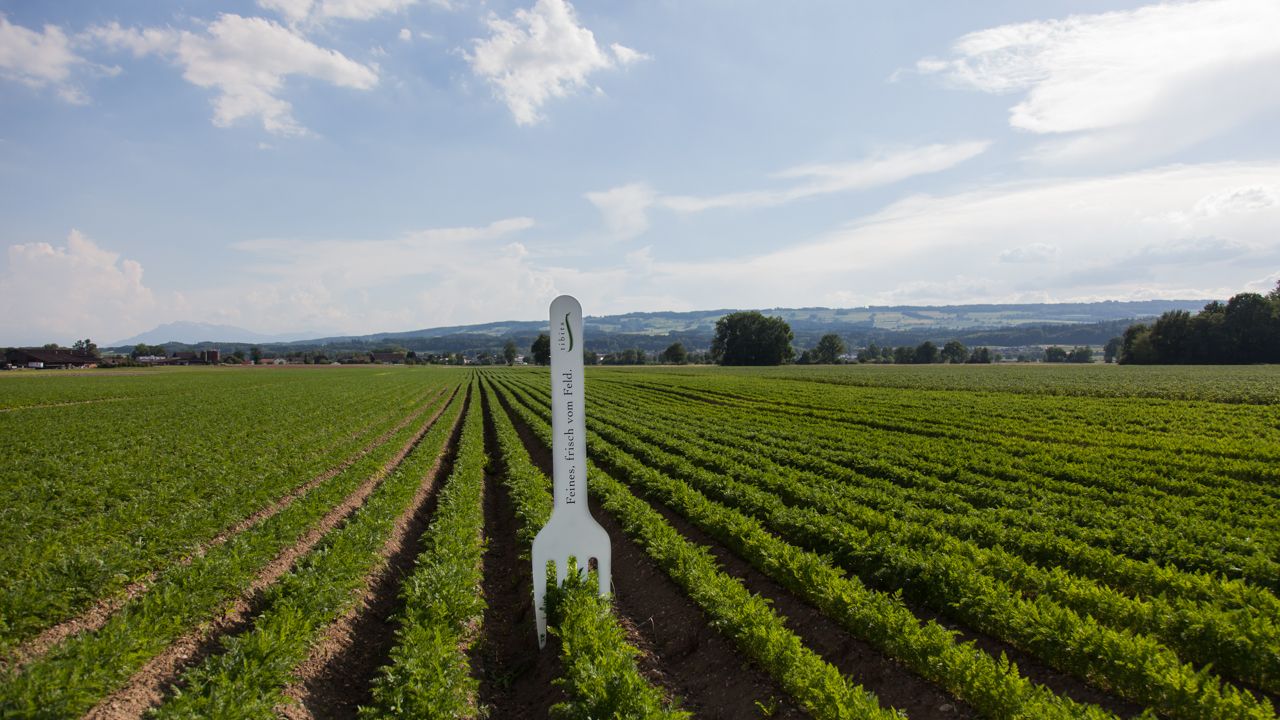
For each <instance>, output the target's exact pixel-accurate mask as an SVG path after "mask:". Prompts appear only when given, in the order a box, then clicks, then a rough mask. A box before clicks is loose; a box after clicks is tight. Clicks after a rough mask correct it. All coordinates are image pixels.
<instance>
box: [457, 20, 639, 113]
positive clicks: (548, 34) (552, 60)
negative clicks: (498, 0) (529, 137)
mask: <svg viewBox="0 0 1280 720" xmlns="http://www.w3.org/2000/svg"><path fill="white" fill-rule="evenodd" d="M486 22H487V24H488V26H489V30H490V35H489V37H487V38H484V39H477V40H475V41H474V48H473V51H472V52H471V53H467V55H466V58H467V62H468V63H470V65H471V71H472V73H474V74H475V75H476V76H478V77H481V78H483V79H484V80H486V81H487V82H488V83H489V84H490V85H492V86H493V92H494V95H495V96H496V97H497V98H498V99H499V100H502V101H503V102H504V103H506V105H507V108H508V109H509V110H510V111H511V114H512V115H513V116H514V117H515V119H516V123H517V124H520V125H532V124H534V123H536V122H538V121H539V120H542V119H543V118H542V115H541V108H542V106H543V105H544V104H545V103H546V102H547V101H548V100H551V99H552V98H561V97H566V96H568V95H570V94H572V93H574V92H577V91H578V90H581V89H583V88H585V87H587V86H588V83H587V78H588V77H589V76H590V75H591V74H592V73H595V72H597V71H599V70H606V69H609V68H612V67H614V66H615V65H617V64H619V63H620V64H622V65H627V64H630V63H633V62H636V61H638V60H641V59H644V58H645V57H647V56H645V55H644V54H643V53H639V52H637V51H635V50H632V49H631V48H627V47H624V46H622V45H618V44H614V45H613V47H612V50H613V53H614V55H613V56H610V55H609V54H608V53H606V52H605V51H604V50H602V49H601V48H600V46H599V45H597V44H596V38H595V35H594V34H593V33H592V32H591V30H589V29H587V28H586V27H583V26H582V25H579V24H578V18H577V15H576V13H575V12H574V10H573V6H572V5H570V4H569V3H568V2H565V0H537V2H536V3H535V4H534V6H533V7H532V8H530V9H528V10H517V11H516V12H515V15H514V16H513V17H512V19H510V20H504V19H502V18H500V17H498V16H497V15H492V14H491V15H490V16H489V18H488V20H487V21H486ZM615 58H616V61H615Z"/></svg>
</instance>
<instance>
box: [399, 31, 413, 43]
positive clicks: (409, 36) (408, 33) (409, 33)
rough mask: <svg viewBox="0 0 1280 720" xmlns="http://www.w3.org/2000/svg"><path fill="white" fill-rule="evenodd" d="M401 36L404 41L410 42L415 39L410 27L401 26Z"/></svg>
mask: <svg viewBox="0 0 1280 720" xmlns="http://www.w3.org/2000/svg"><path fill="white" fill-rule="evenodd" d="M399 37H400V40H401V41H402V42H409V41H410V40H412V39H413V31H412V30H410V29H409V28H400V35H399Z"/></svg>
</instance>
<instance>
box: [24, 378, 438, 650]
mask: <svg viewBox="0 0 1280 720" xmlns="http://www.w3.org/2000/svg"><path fill="white" fill-rule="evenodd" d="M444 392H445V391H444V390H441V391H440V392H439V393H437V394H436V396H435V397H433V398H432V400H435V399H436V398H438V397H439V396H440V395H441V394H443V393H444ZM429 406H430V403H429V402H427V403H424V404H423V406H422V407H420V408H418V409H417V410H415V411H413V412H411V413H410V414H409V415H408V416H407V417H405V419H404V420H402V421H400V422H399V423H397V424H396V426H395V427H393V428H391V429H390V430H388V431H387V432H385V433H383V434H382V435H380V436H379V437H377V438H375V439H374V440H372V441H371V442H369V444H367V445H365V447H363V448H361V449H360V450H359V451H357V452H356V453H355V454H353V455H351V456H349V457H347V458H346V459H345V460H343V461H342V462H340V463H338V464H337V465H334V466H333V467H330V468H329V469H327V470H325V471H324V472H322V473H320V474H319V475H316V476H315V477H314V478H312V479H310V480H308V481H307V482H305V483H303V484H302V485H299V486H297V487H295V488H294V489H293V490H290V491H289V493H288V494H287V495H285V496H284V497H281V498H279V499H278V500H275V501H274V502H272V503H271V504H269V505H267V506H266V507H263V508H261V509H259V510H257V511H255V512H254V513H253V514H251V515H249V516H248V517H246V518H244V519H243V520H241V521H239V522H237V523H236V524H235V525H232V526H231V527H230V528H227V529H226V530H223V531H222V532H221V533H219V534H218V535H217V536H215V537H214V538H212V539H210V540H207V541H205V542H203V543H201V544H200V545H199V546H198V547H197V548H196V549H195V550H193V551H192V552H191V553H189V554H188V555H185V556H184V557H182V558H180V559H179V560H178V561H177V562H176V563H175V564H174V566H175V567H182V566H186V565H190V564H191V563H192V562H194V561H195V560H196V558H199V557H201V556H203V555H204V554H205V553H207V552H209V551H210V550H212V549H213V548H216V547H218V546H219V545H222V544H224V543H226V542H227V541H228V540H230V539H231V538H233V537H235V536H236V535H238V534H240V533H242V532H244V531H245V530H248V529H249V528H251V527H253V526H254V525H257V524H258V523H261V522H263V521H265V520H267V519H269V518H271V517H272V516H273V515H276V514H277V513H279V512H280V511H282V510H284V509H285V508H287V507H289V506H290V505H292V504H293V503H294V502H296V501H297V500H298V498H300V497H302V496H303V495H306V494H307V493H308V492H310V491H312V490H314V489H315V488H316V487H318V486H319V485H321V484H323V483H324V482H325V481H327V480H330V479H332V478H334V477H335V476H337V475H338V473H340V472H342V471H343V470H346V469H347V468H349V467H351V466H352V465H353V464H355V463H356V462H357V461H358V460H359V459H360V458H362V457H364V456H365V455H368V454H369V453H371V452H373V451H374V450H376V449H377V448H379V447H381V446H382V445H385V444H386V443H387V441H389V440H390V439H391V438H392V436H394V435H395V434H396V433H397V432H400V431H401V430H402V429H404V427H405V426H406V425H408V424H409V423H411V422H413V421H414V420H415V419H417V418H419V417H421V416H422V414H423V413H424V412H426V410H427V408H428V407H429ZM159 576H160V571H159V570H153V571H151V572H149V573H147V574H146V575H144V576H143V577H142V578H141V579H140V580H136V581H134V582H132V583H130V584H129V585H127V586H126V587H125V588H124V589H123V590H121V591H120V592H119V593H118V594H116V595H113V596H111V597H106V598H101V599H99V600H98V601H97V602H95V603H94V604H93V605H92V606H91V607H89V609H88V610H85V611H84V612H82V613H81V614H79V615H77V616H76V617H73V618H71V619H69V620H64V621H62V622H60V623H58V624H57V625H53V626H51V627H49V628H46V629H45V630H44V631H42V632H41V633H40V634H39V635H36V636H35V637H33V638H31V639H30V640H27V641H26V642H24V643H22V644H21V645H19V646H18V647H16V648H14V649H13V650H12V651H10V653H9V657H8V658H4V659H0V668H3V667H5V666H7V665H11V666H15V667H21V666H23V665H27V664H29V663H31V662H32V661H34V660H38V659H40V658H41V657H43V656H44V655H45V654H46V653H48V652H49V651H50V650H52V649H53V648H54V647H55V646H57V645H58V643H61V642H62V641H63V640H66V639H67V638H69V637H71V636H72V635H76V634H78V633H82V632H92V631H94V630H97V629H98V628H101V627H102V626H103V625H105V624H106V622H107V620H109V619H111V616H112V615H114V614H115V613H116V612H117V611H118V610H119V609H120V608H122V607H124V605H125V604H126V603H128V602H129V601H130V600H132V599H134V598H136V597H138V596H139V595H141V594H143V593H144V592H146V591H147V590H149V589H151V585H152V584H153V583H154V582H155V581H156V578H157V577H159Z"/></svg>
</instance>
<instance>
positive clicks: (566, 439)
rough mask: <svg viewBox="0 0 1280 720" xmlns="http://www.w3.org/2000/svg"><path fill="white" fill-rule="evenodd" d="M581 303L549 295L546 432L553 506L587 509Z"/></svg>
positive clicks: (574, 511) (565, 510) (567, 510)
mask: <svg viewBox="0 0 1280 720" xmlns="http://www.w3.org/2000/svg"><path fill="white" fill-rule="evenodd" d="M582 350H583V347H582V305H581V304H579V303H578V301H577V300H576V299H575V298H573V297H571V296H569V295H561V296H560V297H558V298H556V299H555V300H552V301H551V434H552V437H553V440H552V470H553V473H552V474H553V476H554V485H555V512H556V513H567V514H570V515H576V514H582V515H589V514H590V513H589V512H588V510H587V429H586V424H585V419H586V414H585V412H584V410H585V409H586V408H585V406H584V404H583V392H582V385H583V381H584V377H583V369H582Z"/></svg>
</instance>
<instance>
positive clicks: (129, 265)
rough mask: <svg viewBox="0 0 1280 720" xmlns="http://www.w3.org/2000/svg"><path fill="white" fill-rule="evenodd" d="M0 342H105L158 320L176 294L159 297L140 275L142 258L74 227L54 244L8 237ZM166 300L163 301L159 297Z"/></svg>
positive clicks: (0, 287) (0, 284)
mask: <svg viewBox="0 0 1280 720" xmlns="http://www.w3.org/2000/svg"><path fill="white" fill-rule="evenodd" d="M0 297H4V298H6V300H5V312H4V313H0V337H3V338H4V341H2V342H0V345H3V344H10V343H24V344H34V343H39V344H43V343H47V342H60V343H63V344H67V343H70V342H71V341H72V340H74V339H76V338H83V337H86V336H87V337H93V338H96V339H98V340H99V341H107V342H110V341H112V340H115V339H116V338H120V337H125V336H127V335H129V334H132V333H135V332H137V331H138V330H139V329H140V328H144V327H149V326H150V324H152V323H155V322H157V318H159V317H160V315H161V313H162V308H163V307H166V306H168V307H174V302H173V299H171V298H163V299H162V298H158V297H157V295H156V293H154V292H152V290H151V289H150V288H148V287H147V286H146V285H145V284H143V281H142V265H140V264H139V263H138V262H136V261H134V260H124V259H121V258H120V255H119V254H117V253H113V252H110V251H108V250H105V249H103V248H101V247H99V246H98V245H97V244H96V243H94V241H93V240H91V239H90V238H88V237H87V236H85V235H84V234H83V233H81V232H80V231H78V230H72V231H71V233H70V234H69V235H67V240H66V244H65V245H63V246H61V247H55V246H53V245H51V244H49V243H44V242H33V243H26V244H20V245H10V246H9V249H8V267H7V269H6V270H5V272H4V273H3V274H0ZM162 300H163V302H162Z"/></svg>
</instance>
